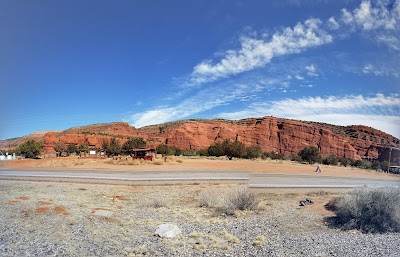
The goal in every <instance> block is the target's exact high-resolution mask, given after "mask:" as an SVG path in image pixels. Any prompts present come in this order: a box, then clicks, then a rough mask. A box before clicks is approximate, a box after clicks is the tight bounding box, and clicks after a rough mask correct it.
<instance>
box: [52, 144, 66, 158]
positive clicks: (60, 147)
mask: <svg viewBox="0 0 400 257" xmlns="http://www.w3.org/2000/svg"><path fill="white" fill-rule="evenodd" d="M66 149H67V148H66V147H65V145H64V144H63V143H62V142H57V143H56V144H55V146H54V151H56V153H57V155H58V156H61V153H63V152H65V151H66Z"/></svg>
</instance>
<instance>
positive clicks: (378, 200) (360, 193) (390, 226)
mask: <svg viewBox="0 0 400 257" xmlns="http://www.w3.org/2000/svg"><path fill="white" fill-rule="evenodd" d="M326 207H327V209H330V210H332V211H334V212H335V213H336V216H335V217H332V218H328V219H327V221H328V224H330V225H331V226H333V227H338V228H342V229H345V230H349V229H358V230H361V231H363V232H365V233H385V232H400V188H378V187H362V188H356V189H354V190H353V191H351V192H349V193H347V194H345V195H343V196H341V197H337V198H334V199H332V200H331V201H330V202H329V203H328V204H327V205H326Z"/></svg>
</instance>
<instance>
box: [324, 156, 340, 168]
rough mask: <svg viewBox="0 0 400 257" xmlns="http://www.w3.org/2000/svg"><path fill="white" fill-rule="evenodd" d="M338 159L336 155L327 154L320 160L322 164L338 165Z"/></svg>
mask: <svg viewBox="0 0 400 257" xmlns="http://www.w3.org/2000/svg"><path fill="white" fill-rule="evenodd" d="M338 163H339V159H338V158H337V157H336V155H333V154H331V155H328V156H326V157H325V158H324V159H323V160H322V164H325V165H338Z"/></svg>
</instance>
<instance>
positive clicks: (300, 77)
mask: <svg viewBox="0 0 400 257" xmlns="http://www.w3.org/2000/svg"><path fill="white" fill-rule="evenodd" d="M295 78H296V79H297V80H303V79H304V77H302V76H300V75H296V76H295Z"/></svg>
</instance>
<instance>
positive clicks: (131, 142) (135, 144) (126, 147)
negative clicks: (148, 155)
mask: <svg viewBox="0 0 400 257" xmlns="http://www.w3.org/2000/svg"><path fill="white" fill-rule="evenodd" d="M140 147H146V140H144V139H143V138H142V137H135V138H129V139H128V140H127V141H126V142H125V143H124V144H123V145H122V152H123V153H124V154H127V155H129V154H130V153H131V151H132V149H133V148H140Z"/></svg>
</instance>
